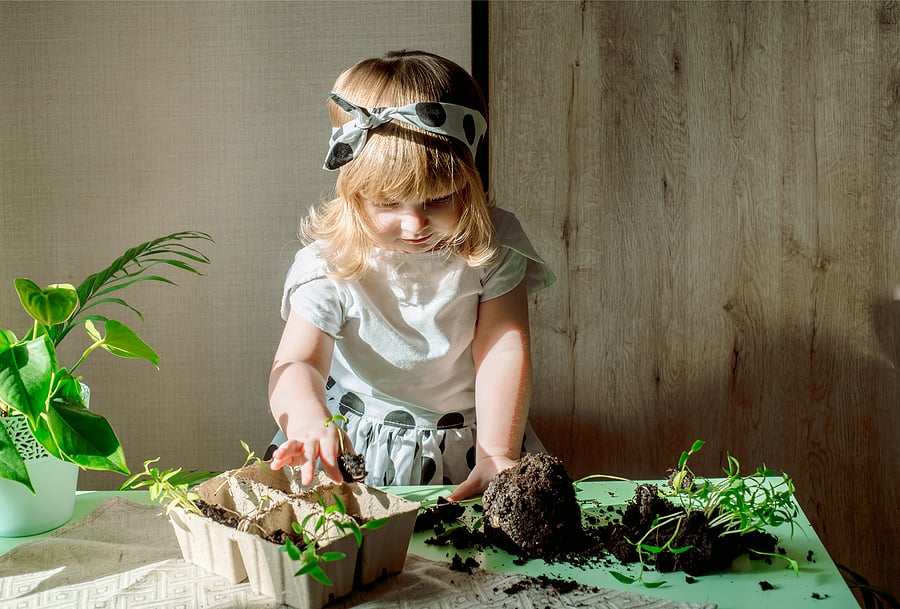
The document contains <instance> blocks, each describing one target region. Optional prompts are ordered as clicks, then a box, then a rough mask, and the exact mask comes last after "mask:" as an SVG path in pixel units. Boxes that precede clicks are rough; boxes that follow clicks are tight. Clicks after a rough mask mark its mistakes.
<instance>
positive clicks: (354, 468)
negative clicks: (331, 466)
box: [338, 451, 369, 482]
mask: <svg viewBox="0 0 900 609" xmlns="http://www.w3.org/2000/svg"><path fill="white" fill-rule="evenodd" d="M338 469H339V470H341V476H343V478H344V482H362V481H363V480H365V479H366V475H367V474H368V473H369V472H367V471H366V458H365V457H363V456H362V455H357V454H354V453H351V452H349V451H348V452H343V453H341V454H340V455H338Z"/></svg>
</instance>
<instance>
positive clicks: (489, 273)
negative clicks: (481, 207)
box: [481, 208, 556, 300]
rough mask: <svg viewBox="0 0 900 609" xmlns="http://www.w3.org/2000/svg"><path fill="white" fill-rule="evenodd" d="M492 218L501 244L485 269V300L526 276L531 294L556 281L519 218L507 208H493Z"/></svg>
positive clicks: (510, 288)
mask: <svg viewBox="0 0 900 609" xmlns="http://www.w3.org/2000/svg"><path fill="white" fill-rule="evenodd" d="M491 219H492V220H493V222H494V228H495V230H496V231H497V241H498V244H499V247H498V255H497V260H496V261H495V262H494V263H493V264H491V265H490V266H489V267H487V268H486V269H484V271H483V273H482V277H481V284H482V294H481V299H482V300H490V299H492V298H497V297H498V296H502V295H503V294H505V293H507V292H509V291H510V290H512V289H513V288H515V287H516V286H517V285H519V283H520V282H521V281H522V280H523V279H524V280H525V287H526V289H527V291H528V294H529V295H531V294H534V293H535V292H537V291H539V290H542V289H544V288H545V287H547V286H549V285H551V284H552V283H553V282H554V281H556V275H554V274H553V271H552V270H551V269H550V267H549V266H548V265H547V263H546V262H544V260H543V258H541V257H540V256H539V255H538V253H537V252H536V251H535V249H534V246H533V245H532V244H531V240H530V239H529V238H528V235H526V234H525V230H524V229H523V228H522V225H521V223H519V220H518V218H516V217H515V216H514V215H513V214H511V213H510V212H508V211H505V210H502V209H498V208H494V209H492V210H491Z"/></svg>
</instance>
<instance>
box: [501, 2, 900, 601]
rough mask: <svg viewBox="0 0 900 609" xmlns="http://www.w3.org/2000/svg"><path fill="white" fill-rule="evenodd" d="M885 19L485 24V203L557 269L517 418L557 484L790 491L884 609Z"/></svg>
mask: <svg viewBox="0 0 900 609" xmlns="http://www.w3.org/2000/svg"><path fill="white" fill-rule="evenodd" d="M898 15H900V8H898V5H897V4H896V3H895V2H883V3H861V2H853V3H851V2H820V3H799V2H791V3H737V2H728V3H725V2H721V3H696V2H684V3H682V2H672V3H662V2H652V3H647V2H580V3H576V2H528V3H503V2H498V3H492V4H491V14H490V17H491V30H490V35H491V81H490V92H491V95H490V111H491V129H492V136H491V137H492V145H491V151H492V156H491V176H492V178H491V180H492V187H493V190H494V194H495V197H496V199H497V201H498V203H499V204H500V205H502V206H505V207H508V208H510V209H512V210H514V211H515V212H516V213H517V214H518V215H519V216H520V217H521V219H522V221H523V223H524V225H525V226H526V228H527V229H528V230H529V231H530V232H531V233H532V237H533V240H534V241H535V243H536V244H537V245H538V247H539V248H540V251H541V252H542V253H543V254H545V255H546V257H547V259H548V261H549V262H550V263H551V264H552V265H553V266H554V268H555V269H556V271H557V274H558V276H559V280H558V282H557V284H556V285H555V286H554V287H552V288H550V289H549V290H546V291H545V292H543V293H540V294H538V295H537V296H535V298H534V302H533V304H534V306H533V310H532V311H533V312H532V326H533V343H534V346H533V349H534V359H535V370H536V379H535V392H534V393H535V398H534V404H533V407H532V413H533V414H532V419H533V421H534V424H535V426H536V428H537V431H538V433H539V434H540V435H541V436H542V439H543V440H544V442H545V444H546V445H547V447H548V449H549V450H551V452H554V453H556V454H558V455H560V456H561V457H562V458H563V459H564V460H565V461H566V463H567V466H568V467H569V469H570V473H572V474H573V475H574V476H580V475H584V474H587V473H594V472H603V473H611V474H618V475H625V476H633V477H656V476H660V475H662V474H663V473H664V471H665V469H666V468H667V467H670V466H671V465H673V462H674V459H675V458H677V455H678V454H679V453H680V451H681V450H682V449H684V448H686V447H688V446H689V445H690V443H691V442H692V441H693V440H694V439H698V438H700V439H705V440H707V447H706V448H705V449H704V450H703V452H702V453H701V455H700V458H699V459H698V460H697V465H698V467H699V468H700V469H701V470H705V471H706V473H708V474H715V473H716V472H717V471H718V468H719V467H720V465H721V464H722V463H723V462H724V456H725V452H726V451H728V452H730V453H732V454H733V455H735V456H737V457H738V458H739V459H740V460H741V462H742V463H744V464H745V466H746V467H748V468H752V467H756V466H757V465H762V464H763V463H765V464H767V465H768V466H770V467H774V468H778V469H783V470H785V471H787V472H788V473H790V474H791V475H792V476H793V477H794V478H795V481H796V484H797V488H798V491H797V494H798V497H799V499H800V501H801V503H802V505H803V507H804V509H805V511H806V512H807V514H808V515H809V517H810V519H811V520H812V522H813V523H814V526H815V527H816V530H817V532H818V533H819V534H820V535H821V536H822V538H823V540H824V541H825V544H826V547H828V548H829V550H830V551H831V553H832V555H833V557H834V558H835V559H836V560H837V561H839V562H841V563H844V564H846V565H847V566H849V567H851V568H853V569H855V570H857V571H860V572H861V573H863V574H864V575H866V576H867V577H869V579H870V580H871V582H872V583H874V584H876V585H881V586H884V587H887V588H891V586H893V590H892V591H893V592H894V594H895V595H896V594H898V593H900V590H898V589H897V587H896V586H897V583H896V582H897V581H898V577H897V576H898V574H900V561H898V558H897V552H896V551H895V549H896V547H897V546H898V545H900V525H898V522H900V519H898V517H900V509H898V504H897V500H898V496H897V491H896V484H895V481H896V479H897V476H898V474H900V448H898V443H897V438H898V432H900V409H898V407H897V404H898V402H900V383H898V378H897V365H898V362H900V302H898V301H897V300H895V296H894V294H895V292H896V291H897V290H898V286H900V266H898V264H897V261H898V260H900V235H898V230H897V229H898V221H900V208H898V201H900V162H898V156H900V142H898V115H900V68H898V66H900V25H898V21H900V18H898Z"/></svg>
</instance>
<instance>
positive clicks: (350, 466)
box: [325, 414, 368, 482]
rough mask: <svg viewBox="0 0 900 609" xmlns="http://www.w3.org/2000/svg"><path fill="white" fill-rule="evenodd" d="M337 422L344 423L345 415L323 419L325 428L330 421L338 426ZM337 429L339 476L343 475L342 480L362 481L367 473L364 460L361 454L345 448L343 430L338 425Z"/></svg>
mask: <svg viewBox="0 0 900 609" xmlns="http://www.w3.org/2000/svg"><path fill="white" fill-rule="evenodd" d="M338 422H341V423H344V424H346V423H347V417H345V416H344V415H342V414H336V415H334V416H331V417H328V418H327V419H325V427H326V428H327V427H328V425H329V424H331V423H333V424H334V425H335V427H338V425H337V423H338ZM337 431H338V446H339V447H340V451H341V452H340V454H339V455H338V469H340V470H341V476H342V477H343V479H344V482H362V481H363V480H365V478H366V475H367V474H368V472H366V460H365V458H364V457H363V456H362V455H357V454H355V453H353V452H351V451H350V450H347V449H346V448H345V447H344V432H343V431H342V430H341V428H340V427H338V430H337Z"/></svg>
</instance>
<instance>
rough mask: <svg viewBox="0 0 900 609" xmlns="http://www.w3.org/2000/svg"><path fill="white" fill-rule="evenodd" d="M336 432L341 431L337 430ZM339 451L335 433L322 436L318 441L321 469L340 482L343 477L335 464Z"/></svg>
mask: <svg viewBox="0 0 900 609" xmlns="http://www.w3.org/2000/svg"><path fill="white" fill-rule="evenodd" d="M338 433H343V432H341V431H338ZM339 452H340V443H339V442H338V440H337V438H336V435H327V436H325V437H324V438H322V441H321V442H320V443H319V460H320V461H321V462H322V471H323V472H325V475H326V476H328V477H329V478H331V479H332V480H333V481H335V482H341V481H342V480H343V479H344V477H343V475H342V474H341V470H340V468H339V467H338V464H337V460H338V453H339Z"/></svg>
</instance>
